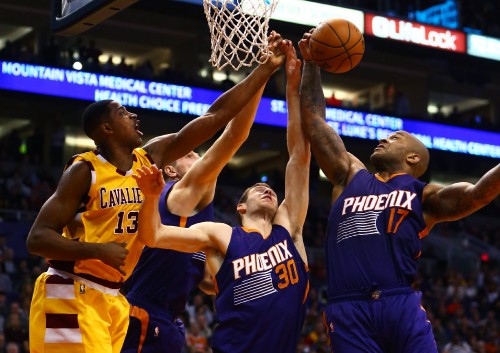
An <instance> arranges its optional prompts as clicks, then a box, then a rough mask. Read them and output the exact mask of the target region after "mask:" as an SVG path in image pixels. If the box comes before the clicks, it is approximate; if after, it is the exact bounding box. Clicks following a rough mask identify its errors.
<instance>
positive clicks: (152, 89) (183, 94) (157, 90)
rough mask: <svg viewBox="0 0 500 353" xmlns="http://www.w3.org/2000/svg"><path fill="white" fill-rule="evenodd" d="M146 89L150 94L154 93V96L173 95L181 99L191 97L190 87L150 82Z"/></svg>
mask: <svg viewBox="0 0 500 353" xmlns="http://www.w3.org/2000/svg"><path fill="white" fill-rule="evenodd" d="M148 91H149V93H150V94H154V95H155V96H163V97H173V98H182V99H192V98H193V90H192V89H191V87H184V86H177V85H168V84H166V83H158V82H151V83H150V84H149V87H148ZM144 93H146V92H144Z"/></svg>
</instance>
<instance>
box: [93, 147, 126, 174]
mask: <svg viewBox="0 0 500 353" xmlns="http://www.w3.org/2000/svg"><path fill="white" fill-rule="evenodd" d="M97 151H98V152H99V153H100V154H101V155H102V156H103V157H104V158H105V159H106V160H107V161H108V162H109V163H111V164H112V165H114V166H115V167H117V168H118V169H120V170H124V171H127V170H129V169H130V168H132V163H133V155H132V153H131V152H132V151H131V150H130V149H129V148H124V147H123V146H121V147H114V146H112V147H110V146H104V147H103V146H99V147H97Z"/></svg>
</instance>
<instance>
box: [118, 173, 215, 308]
mask: <svg viewBox="0 0 500 353" xmlns="http://www.w3.org/2000/svg"><path fill="white" fill-rule="evenodd" d="M174 184H175V182H168V183H167V185H166V186H165V188H164V189H163V191H162V193H161V196H160V204H159V212H160V215H161V222H162V223H163V224H166V225H173V226H182V227H189V226H191V225H193V224H196V223H200V222H206V221H213V220H214V209H213V203H210V204H209V205H208V206H207V207H205V208H204V209H203V210H202V211H200V212H199V213H197V214H196V215H194V216H191V217H187V218H186V217H179V216H176V215H174V214H172V213H171V212H170V211H169V210H168V208H167V207H166V200H167V197H168V194H169V192H170V190H171V188H172V186H173V185H174ZM204 271H205V254H204V253H203V252H197V253H184V252H178V251H174V250H166V249H154V248H149V247H145V248H144V250H143V252H142V254H141V257H140V259H139V263H138V264H137V266H136V267H135V270H134V272H133V273H132V276H131V277H130V278H129V279H128V281H127V283H126V285H127V289H128V294H127V299H131V298H132V300H131V303H132V304H133V303H134V300H133V299H138V300H140V301H141V302H144V301H146V302H148V303H150V304H154V305H155V306H156V307H160V308H163V309H165V310H167V312H168V313H169V314H170V315H172V317H175V316H178V315H179V314H181V313H182V312H183V311H184V309H185V307H186V302H187V299H188V295H189V292H190V291H191V290H192V289H194V288H195V287H196V286H197V285H198V283H199V282H200V281H201V280H202V279H203V276H204Z"/></svg>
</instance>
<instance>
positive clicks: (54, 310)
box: [29, 269, 129, 353]
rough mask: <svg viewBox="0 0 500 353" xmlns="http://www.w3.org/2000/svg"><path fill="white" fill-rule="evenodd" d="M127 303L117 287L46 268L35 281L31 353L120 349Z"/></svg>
mask: <svg viewBox="0 0 500 353" xmlns="http://www.w3.org/2000/svg"><path fill="white" fill-rule="evenodd" d="M128 323H129V304H128V302H127V300H126V299H125V297H124V296H123V295H121V294H120V293H119V292H118V290H116V289H109V288H106V287H102V286H100V285H98V284H94V283H93V282H89V281H87V280H84V279H81V278H78V277H73V278H70V277H67V276H66V273H64V272H63V273H61V272H59V271H56V270H53V269H49V271H48V272H45V273H42V274H41V275H40V276H39V277H38V279H37V281H36V283H35V290H34V293H33V299H32V301H31V310H30V327H29V335H30V352H31V353H119V352H120V350H121V348H122V345H123V341H124V339H125V335H126V333H127V328H128Z"/></svg>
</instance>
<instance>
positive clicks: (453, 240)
mask: <svg viewBox="0 0 500 353" xmlns="http://www.w3.org/2000/svg"><path fill="white" fill-rule="evenodd" d="M288 1H289V3H288V4H289V5H288V6H287V7H286V9H290V13H289V14H288V15H289V17H286V16H285V18H284V19H285V20H283V18H281V19H276V20H274V19H273V20H271V25H270V28H271V29H274V30H277V31H278V32H280V33H281V34H282V35H283V36H284V37H285V38H289V39H291V40H293V41H294V42H295V43H296V42H297V41H298V40H299V39H300V37H301V36H302V34H303V33H304V32H305V31H307V30H309V29H310V28H312V27H313V26H314V24H315V23H318V22H320V21H321V20H324V19H326V18H324V16H325V14H327V13H330V12H329V11H333V12H331V13H333V14H335V13H337V12H335V11H338V9H337V8H335V7H333V6H341V7H344V8H349V9H352V10H357V11H358V12H356V13H357V14H361V18H362V21H363V24H364V31H365V41H366V52H365V57H364V58H363V61H362V62H361V64H360V65H359V66H358V67H357V68H356V69H354V70H353V71H352V72H350V73H346V74H341V75H333V74H323V83H324V90H325V96H326V98H327V105H328V106H329V107H330V108H329V114H330V115H329V116H330V119H331V122H332V124H337V125H335V126H337V127H339V128H341V129H342V131H343V133H344V137H343V138H344V141H345V143H346V146H347V148H348V150H349V151H351V152H353V153H354V154H355V155H357V156H358V157H359V158H360V159H361V160H362V161H363V162H365V163H366V164H369V161H368V158H369V155H370V154H371V151H372V150H373V148H374V147H375V145H376V142H375V140H373V139H368V138H363V137H367V136H370V134H375V135H376V134H378V133H383V131H384V130H383V129H382V130H380V129H381V128H383V127H382V126H377V124H378V125H380V124H381V122H385V123H386V124H389V125H390V126H392V127H394V126H399V125H398V124H402V126H403V127H405V126H410V127H413V126H417V127H420V126H424V127H425V128H426V129H428V130H425V132H426V134H428V135H429V136H430V139H432V138H434V139H433V140H432V143H433V147H434V148H433V149H431V165H430V168H429V172H428V173H427V174H426V175H425V176H424V178H425V179H426V180H427V181H432V182H436V183H450V182H455V181H471V182H475V181H476V180H477V179H478V178H479V177H480V176H481V175H482V174H484V173H485V172H486V171H487V170H488V169H490V168H492V167H493V166H495V165H496V164H498V162H499V158H500V25H499V24H498V20H497V19H498V18H499V17H500V5H499V4H498V3H497V2H496V1H493V0H481V1H472V0H464V1H457V2H455V1H452V0H449V1H442V0H441V1H438V0H427V1H426V0H421V1H410V0H408V1H396V0H385V1H383V0H379V1H373V2H369V3H370V4H369V5H367V4H365V2H362V1H357V0H344V1H330V2H329V1H323V2H322V4H320V2H314V3H307V2H305V1H292V0H281V2H282V3H285V4H286V3H287V2H288ZM366 3H368V2H366ZM292 5H293V6H295V7H292ZM317 5H323V6H327V7H326V8H325V7H319V8H318V9H320V10H316V11H315V10H314V9H315V8H316V7H315V6H317ZM301 6H303V7H301ZM292 9H295V10H294V11H295V13H292ZM300 9H302V10H303V12H300V14H301V16H299V17H300V18H299V19H300V21H297V20H298V18H297V16H295V17H294V14H295V15H296V14H297V12H296V11H298V10H300ZM306 9H307V11H305V10H306ZM325 9H326V10H325ZM285 13H286V11H285ZM308 16H310V17H308ZM322 16H323V17H322ZM51 20H52V12H51V5H50V2H49V1H48V0H45V1H37V0H2V1H1V2H0V62H1V65H2V66H1V71H0V262H1V264H2V266H0V352H4V351H8V352H28V332H27V329H28V328H27V327H28V325H27V323H28V315H29V304H30V299H31V294H32V289H33V283H34V280H35V279H36V277H37V276H38V274H39V273H40V272H42V271H44V269H45V268H46V264H45V262H44V260H43V259H40V258H37V257H31V256H29V254H28V253H27V251H26V248H25V245H24V244H25V239H26V235H27V232H28V231H29V228H30V226H31V223H32V221H33V219H34V217H36V213H37V210H39V208H40V207H41V205H42V204H43V202H44V201H45V200H46V199H47V198H48V197H49V196H50V195H51V193H52V192H53V190H54V188H55V186H56V185H57V181H58V180H59V177H60V174H61V171H62V167H63V165H64V164H65V161H66V160H67V159H68V158H69V157H70V156H72V155H74V154H76V153H78V152H81V151H84V150H88V149H90V148H92V145H91V144H89V140H88V139H86V138H85V137H84V135H83V131H82V130H81V128H80V115H81V112H82V110H83V108H84V107H85V106H86V105H87V104H88V103H89V101H90V100H92V99H94V98H96V97H101V98H103V97H105V95H106V94H108V95H110V94H113V92H114V94H117V93H120V94H121V96H119V97H121V98H122V99H127V100H129V103H131V104H126V103H125V102H124V104H125V105H127V106H128V107H129V110H131V111H134V112H136V113H138V114H139V117H140V120H141V129H142V130H143V131H144V133H145V136H144V141H147V140H148V139H149V138H151V137H153V136H155V135H157V134H160V133H168V132H170V131H176V130H178V129H179V128H180V127H182V126H183V125H184V124H185V123H186V122H188V121H189V120H190V119H192V118H193V117H194V116H195V115H197V113H198V112H199V111H200V110H202V109H203V107H204V104H207V102H206V101H205V100H208V104H209V103H210V99H211V98H210V97H212V96H215V97H216V96H217V95H218V94H220V92H222V91H224V90H226V89H228V88H229V87H231V86H232V85H233V84H234V83H236V82H238V81H239V80H241V79H242V78H243V77H245V75H246V74H247V73H248V70H247V69H242V70H239V71H238V72H235V71H232V70H224V71H223V72H217V71H215V70H213V69H212V68H211V67H210V64H209V63H208V58H209V55H210V34H209V31H208V26H207V22H206V19H205V15H204V13H203V8H202V6H201V0H200V1H198V0H189V1H188V0H185V1H167V0H156V1H153V0H143V1H139V2H137V3H135V4H133V5H132V6H130V7H129V8H127V9H125V10H123V11H122V12H119V13H117V14H116V15H114V16H112V17H111V18H109V19H107V20H105V21H103V22H102V23H99V24H97V25H95V26H93V27H92V28H90V29H89V30H88V31H85V32H83V33H81V34H80V35H72V36H55V35H53V33H52V31H51ZM400 21H404V24H402V23H401V22H400ZM293 22H299V23H293ZM425 22H427V23H425ZM398 26H399V27H398ZM429 26H430V27H429ZM404 28H406V29H408V28H412V29H414V30H413V32H411V31H409V32H404V31H405V30H404ZM417 29H418V30H417ZM447 31H448V32H447ZM410 32H411V33H413V34H409V33H410ZM432 33H434V34H432ZM436 33H440V34H441V37H439V38H445V39H444V40H442V41H441V42H433V41H432V40H431V39H432V38H434V37H432V36H433V35H435V34H436ZM453 36H455V37H453ZM436 38H437V37H436ZM497 38H499V39H497ZM440 46H441V48H440ZM47 68H56V69H60V70H61V71H56V70H53V69H50V70H48V69H47ZM64 70H66V71H64ZM79 72H80V74H79ZM83 72H87V73H95V74H99V75H104V76H106V77H110V76H117V77H121V78H133V79H134V80H135V81H127V82H129V84H131V83H130V82H148V83H149V82H156V87H159V88H158V89H164V91H162V92H163V96H162V100H154V99H153V98H154V97H152V95H151V94H150V95H146V96H145V97H142V98H141V97H140V96H139V95H135V96H134V94H135V93H137V92H138V91H140V89H139V88H137V87H139V86H140V83H136V84H137V85H139V86H135V88H133V87H130V86H129V87H128V88H127V89H123V90H121V91H120V90H118V89H117V90H115V91H113V90H112V89H110V85H111V84H110V83H109V82H108V84H107V86H106V85H105V84H103V86H101V87H99V89H100V91H99V93H96V87H95V85H93V84H92V82H90V81H88V82H86V81H85V80H92V79H91V78H89V77H90V76H89V75H87V76H84V75H83V74H82V73H83ZM59 73H61V74H62V75H63V76H64V78H61V79H60V80H59V82H58V78H57V77H58V76H57V75H58V74H59ZM35 75H39V76H43V75H45V76H44V77H43V78H40V77H38V78H36V77H35ZM95 77H97V78H98V79H100V78H101V76H95ZM68 80H70V81H71V80H73V81H71V82H69V81H68ZM79 80H82V81H81V82H80V81H79ZM62 81H64V82H62ZM160 83H164V84H165V85H164V86H162V85H161V84H160ZM115 84H116V82H115ZM89 87H90V88H92V90H91V91H85V89H87V88H89ZM147 87H150V86H147ZM162 87H163V88H162ZM80 88H81V89H80ZM284 88H285V82H284V75H283V72H278V73H276V74H275V75H274V76H273V78H272V79H271V81H270V82H269V84H268V86H267V87H266V91H265V93H264V97H265V99H264V100H263V103H262V107H261V110H259V114H260V115H259V117H258V118H257V120H258V121H260V123H259V124H255V125H254V127H253V129H252V132H251V134H250V137H249V139H248V141H247V142H246V143H245V144H244V146H243V147H242V149H241V150H240V151H239V152H238V153H237V155H236V156H235V158H234V159H233V160H232V162H231V163H230V165H229V166H228V167H227V168H226V170H225V171H224V172H223V174H222V176H221V178H220V180H219V186H218V192H217V196H216V199H215V202H216V207H217V218H218V220H221V221H227V222H230V223H234V220H235V218H234V208H235V204H236V201H237V199H238V197H239V195H240V193H241V191H242V189H243V187H245V186H247V185H249V184H251V183H254V182H256V181H259V180H261V181H267V182H268V183H270V184H271V185H272V186H274V187H276V188H277V189H278V191H280V192H282V190H280V185H283V176H284V167H285V164H286V160H287V157H286V143H285V128H284V127H283V124H282V123H281V121H282V120H280V119H283V116H285V117H286V115H284V112H283V106H282V104H283V100H284ZM134 89H135V90H136V91H134ZM165 90H168V94H167V93H165V92H166V91H165ZM88 92H91V93H90V94H89V93H88ZM125 93H128V94H129V96H126V95H125ZM133 93H134V94H133ZM149 93H151V92H149ZM191 93H192V96H190V94H191ZM89 97H90V98H89ZM113 97H117V96H113ZM156 98H158V97H156ZM175 99H178V100H180V101H179V102H177V103H178V104H180V106H175V104H177V103H176V102H175ZM181 101H184V102H186V101H187V103H186V106H183V105H182V102H181ZM188 103H191V104H188ZM134 104H135V105H136V106H134ZM183 112H184V113H183ZM189 112H190V113H191V114H189ZM373 114H377V115H373ZM259 119H260V120H259ZM420 123H422V124H423V125H419V124H420ZM432 123H436V124H440V125H432ZM391 124H392V125H391ZM428 124H431V125H428ZM389 125H388V126H387V127H390V126H389ZM387 127H386V128H387ZM453 127H459V128H460V129H453ZM422 131H423V130H422ZM440 133H442V134H444V135H442V136H446V137H441V139H439V138H438V137H439V136H441V135H439V134H440ZM446 134H448V135H446ZM426 136H427V135H426ZM476 137H477V138H478V139H479V140H473V139H474V138H476ZM482 139H484V141H483V140H482ZM458 140H460V141H462V142H460V141H458ZM471 141H476V142H477V141H483V142H484V143H483V144H482V145H479V144H477V143H476V144H474V142H471ZM209 145H210V143H207V144H206V145H204V146H202V147H201V148H200V150H199V152H200V153H203V151H204V150H206V148H207V146H209ZM478 146H479V147H478ZM311 168H312V173H311V202H310V208H309V213H308V219H307V223H306V227H305V231H304V237H305V242H306V246H307V248H308V256H309V261H310V267H311V278H312V282H311V284H312V289H311V292H310V298H309V311H308V316H307V319H306V323H305V325H304V329H303V336H302V339H301V343H300V345H299V347H298V352H301V353H302V352H303V353H305V352H327V351H328V348H327V344H326V335H325V334H324V332H323V328H322V322H321V320H320V313H321V310H322V307H323V306H324V304H325V268H324V265H323V256H324V255H323V249H322V246H323V241H324V234H325V225H326V217H327V214H328V209H329V195H330V187H329V184H328V183H327V182H326V181H325V180H324V179H322V178H321V176H320V173H319V170H318V168H317V166H316V165H315V164H314V162H313V165H312V167H311ZM499 215H500V200H499V198H497V199H496V200H495V201H494V202H493V203H492V204H490V205H489V206H487V207H486V208H485V209H483V210H481V211H480V212H478V213H477V214H475V215H474V216H470V217H467V218H466V219H464V220H462V221H459V222H450V223H446V224H442V225H440V226H438V227H436V228H435V229H434V230H433V231H432V232H431V234H430V236H428V237H427V238H425V239H424V240H423V244H424V252H423V255H422V258H421V259H420V276H419V277H418V279H417V281H416V283H415V286H416V287H417V288H419V289H420V290H422V291H423V294H424V296H423V298H424V299H423V301H424V302H423V305H424V307H425V308H426V310H427V312H428V316H429V318H430V320H431V322H432V324H433V327H434V330H435V336H436V342H437V344H438V347H439V349H440V352H476V353H480V352H488V353H493V352H499V351H500V329H499V319H498V318H499V317H500V299H499V289H498V286H499V284H500V283H499V282H500V277H499V264H500V217H499ZM212 299H213V298H210V297H207V296H205V295H202V294H200V293H198V292H195V293H193V296H192V300H191V302H190V303H189V305H188V307H187V309H186V313H185V317H184V320H185V322H186V325H187V327H188V333H187V343H186V348H185V350H186V352H209V351H210V350H209V348H208V347H209V344H210V336H211V332H212V329H213V325H212V320H213V305H212V304H213V303H212ZM464 342H466V343H467V344H465V343H464ZM445 347H446V349H445ZM7 349H8V350H7ZM452 349H454V350H452Z"/></svg>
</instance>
